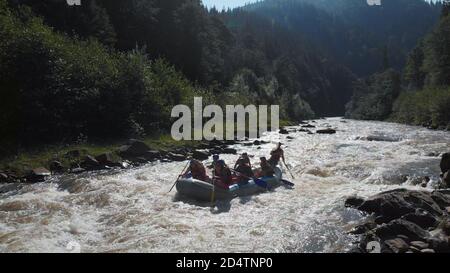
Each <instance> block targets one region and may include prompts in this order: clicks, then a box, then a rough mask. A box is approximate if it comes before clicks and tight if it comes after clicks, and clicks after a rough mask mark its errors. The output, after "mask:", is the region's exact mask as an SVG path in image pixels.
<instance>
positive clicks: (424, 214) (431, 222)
mask: <svg viewBox="0 0 450 273" xmlns="http://www.w3.org/2000/svg"><path fill="white" fill-rule="evenodd" d="M402 219H405V220H407V221H409V222H411V223H414V224H416V225H418V226H420V227H421V228H423V229H429V228H435V227H437V225H438V224H439V221H438V220H437V219H436V217H434V216H433V215H431V214H430V213H429V212H428V211H426V210H423V209H417V210H416V211H415V212H414V213H408V214H406V215H404V216H403V217H402Z"/></svg>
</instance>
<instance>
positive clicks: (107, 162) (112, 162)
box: [95, 153, 122, 167]
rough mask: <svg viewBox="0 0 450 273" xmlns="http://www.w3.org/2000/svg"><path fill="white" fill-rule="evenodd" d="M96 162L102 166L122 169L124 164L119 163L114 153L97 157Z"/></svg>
mask: <svg viewBox="0 0 450 273" xmlns="http://www.w3.org/2000/svg"><path fill="white" fill-rule="evenodd" d="M95 160H97V161H98V163H99V164H100V165H102V166H107V167H122V163H120V162H118V161H117V160H116V159H115V157H114V154H113V153H104V154H101V155H98V156H96V157H95Z"/></svg>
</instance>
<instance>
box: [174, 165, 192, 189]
mask: <svg viewBox="0 0 450 273" xmlns="http://www.w3.org/2000/svg"><path fill="white" fill-rule="evenodd" d="M189 163H190V161H189V162H188V163H187V164H186V166H184V168H183V171H181V173H180V175H179V176H178V177H177V181H175V183H173V186H172V188H170V191H169V193H170V192H171V191H172V190H173V188H174V187H175V185H176V184H177V183H178V180H180V177H181V176H182V175H183V174H184V172H185V171H186V168H187V167H188V166H189Z"/></svg>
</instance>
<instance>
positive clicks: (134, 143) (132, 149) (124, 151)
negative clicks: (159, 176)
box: [119, 140, 150, 158]
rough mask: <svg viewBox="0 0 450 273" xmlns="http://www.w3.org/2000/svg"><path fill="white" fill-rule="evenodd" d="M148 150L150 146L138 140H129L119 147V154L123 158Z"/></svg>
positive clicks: (135, 155) (139, 154) (140, 154)
mask: <svg viewBox="0 0 450 273" xmlns="http://www.w3.org/2000/svg"><path fill="white" fill-rule="evenodd" d="M148 151H150V147H148V145H147V144H145V142H143V141H140V140H130V141H129V144H128V145H125V146H122V147H120V148H119V154H120V155H121V156H122V157H124V158H129V157H138V156H143V155H144V154H145V153H146V152H148Z"/></svg>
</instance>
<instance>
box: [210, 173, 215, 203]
mask: <svg viewBox="0 0 450 273" xmlns="http://www.w3.org/2000/svg"><path fill="white" fill-rule="evenodd" d="M215 182H216V178H215V171H214V170H213V179H212V185H213V189H212V192H211V209H212V208H213V207H214V199H215V197H216V196H215V195H216V183H215Z"/></svg>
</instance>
